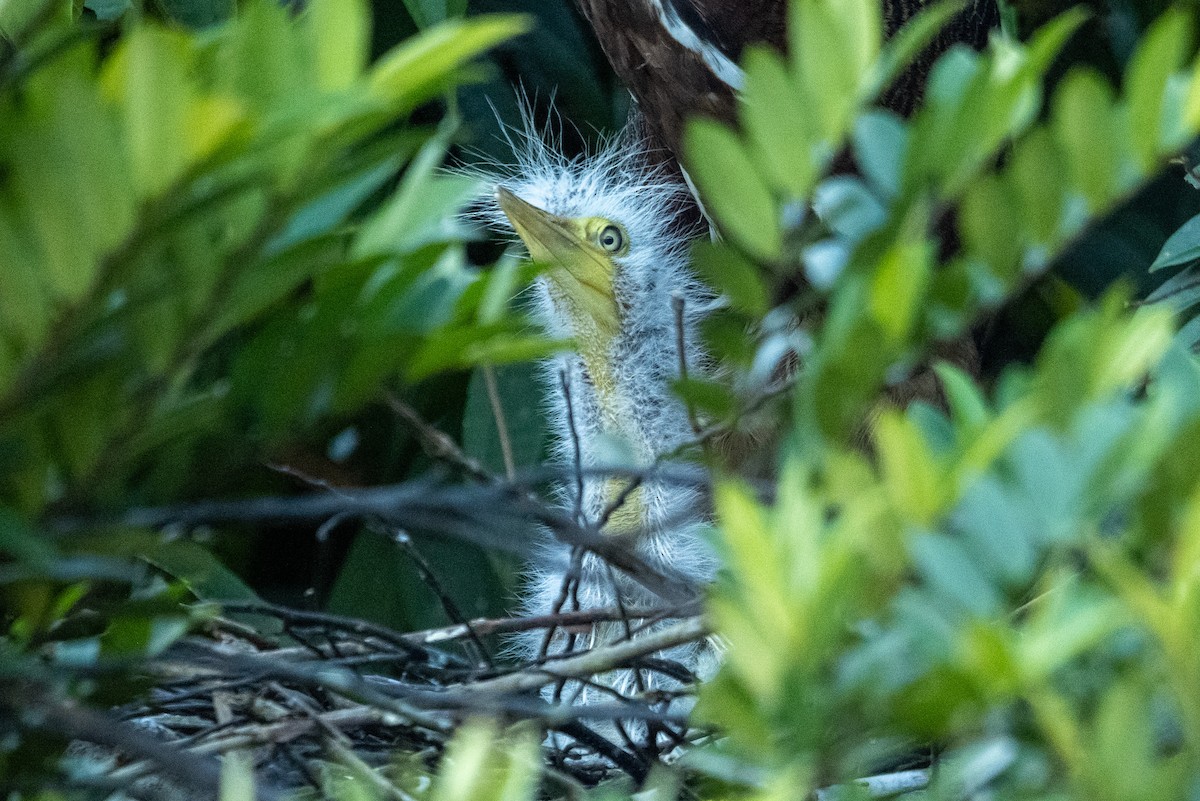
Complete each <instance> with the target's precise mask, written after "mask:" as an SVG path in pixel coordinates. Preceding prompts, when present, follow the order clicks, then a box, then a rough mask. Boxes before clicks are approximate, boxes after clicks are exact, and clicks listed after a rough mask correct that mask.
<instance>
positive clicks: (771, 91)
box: [739, 46, 829, 197]
mask: <svg viewBox="0 0 1200 801" xmlns="http://www.w3.org/2000/svg"><path fill="white" fill-rule="evenodd" d="M742 68H743V69H744V70H745V73H746V86H745V90H744V91H743V93H742V105H741V108H740V109H739V117H740V119H741V122H742V127H743V128H744V130H745V131H746V137H747V139H748V140H749V142H750V143H751V145H752V147H753V148H754V152H755V155H756V157H757V158H756V161H757V163H758V165H759V167H760V169H761V170H762V172H763V174H764V175H766V176H768V178H769V180H770V181H771V183H772V185H773V187H774V188H775V189H776V190H777V191H779V192H780V193H782V194H789V195H791V196H793V197H802V196H803V195H804V194H805V193H807V191H808V189H809V187H810V186H811V185H812V182H813V181H814V180H815V178H816V175H817V171H818V169H822V168H823V166H824V165H823V164H822V163H817V160H816V159H817V156H818V155H819V154H818V153H817V149H816V146H815V143H814V141H813V138H814V136H815V131H812V122H811V118H810V117H809V116H808V115H807V114H806V113H805V102H804V98H803V96H802V95H801V93H800V90H799V89H798V88H797V87H796V86H795V84H794V81H793V78H792V76H790V75H789V74H788V71H787V66H786V65H785V64H784V62H783V57H782V56H780V55H779V54H778V53H777V52H775V51H774V50H772V49H771V48H769V47H765V46H751V47H748V48H746V52H745V53H744V54H743V56H742ZM825 150H826V153H825V159H827V158H828V157H829V155H828V148H826V149H825ZM823 160H824V159H822V161H823Z"/></svg>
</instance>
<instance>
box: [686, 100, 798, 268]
mask: <svg viewBox="0 0 1200 801" xmlns="http://www.w3.org/2000/svg"><path fill="white" fill-rule="evenodd" d="M684 152H685V153H686V158H687V165H688V174H689V175H690V176H691V177H692V180H693V181H695V183H696V185H697V186H698V187H699V188H700V193H701V196H702V197H703V199H704V203H705V206H706V208H707V209H708V211H709V212H710V213H711V214H712V215H713V216H714V217H716V220H717V222H718V224H720V226H721V229H722V231H723V232H724V233H726V234H727V235H728V236H729V237H730V239H732V240H733V241H734V242H735V243H736V244H737V245H738V246H739V247H741V248H742V249H744V250H745V251H746V252H748V253H749V254H750V255H751V256H753V257H755V258H758V259H763V260H766V261H772V260H774V259H777V258H779V256H780V254H781V251H782V248H783V237H782V234H781V232H780V227H779V214H778V211H777V210H776V207H775V201H774V199H773V198H772V196H771V191H770V189H769V188H768V187H767V184H766V182H765V181H764V180H763V178H762V176H760V175H759V173H758V170H756V169H755V167H754V164H753V162H752V161H751V159H750V157H749V156H748V155H747V153H746V150H745V148H744V147H743V145H742V142H741V140H740V139H738V137H737V136H736V135H735V134H734V133H733V131H731V130H730V129H729V128H727V127H726V126H725V125H722V124H721V123H719V122H716V121H713V120H709V119H704V118H699V117H697V118H694V119H691V120H689V121H688V125H687V130H686V132H685V134H684Z"/></svg>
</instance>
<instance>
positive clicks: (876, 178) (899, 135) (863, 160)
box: [853, 110, 908, 199]
mask: <svg viewBox="0 0 1200 801" xmlns="http://www.w3.org/2000/svg"><path fill="white" fill-rule="evenodd" d="M853 141H854V157H855V161H856V162H857V164H858V166H859V167H860V168H861V169H862V171H863V176H864V177H865V178H866V179H867V180H868V181H869V182H870V183H871V185H872V187H874V189H875V190H876V191H877V192H879V193H880V194H881V195H883V196H884V197H886V198H888V199H891V198H894V197H895V196H896V195H897V194H899V192H900V181H901V178H902V177H903V171H902V169H901V168H902V166H903V164H904V161H905V158H906V153H907V149H908V128H907V126H906V125H905V124H904V121H903V120H901V119H900V118H899V117H897V116H896V115H895V114H892V113H891V112H887V111H881V110H876V111H869V112H867V113H866V114H863V115H861V116H860V117H859V118H858V120H857V122H855V125H854V134H853Z"/></svg>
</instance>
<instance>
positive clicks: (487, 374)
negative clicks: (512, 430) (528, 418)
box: [482, 364, 517, 481]
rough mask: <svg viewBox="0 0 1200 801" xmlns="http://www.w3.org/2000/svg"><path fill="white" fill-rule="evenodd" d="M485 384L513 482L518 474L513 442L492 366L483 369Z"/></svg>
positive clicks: (507, 473) (505, 460)
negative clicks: (509, 434) (509, 435)
mask: <svg viewBox="0 0 1200 801" xmlns="http://www.w3.org/2000/svg"><path fill="white" fill-rule="evenodd" d="M482 372H483V383H484V386H486V387H487V395H488V402H489V403H490V404H491V406H492V418H493V419H494V420H495V421H496V436H497V437H498V438H499V439H500V456H501V458H503V459H504V475H505V476H507V477H508V480H509V481H512V478H513V476H514V475H515V474H516V472H517V466H516V464H515V463H514V462H513V449H512V441H511V440H509V438H508V418H506V417H505V415H504V404H502V403H501V402H500V389H499V388H498V387H497V386H496V370H495V368H493V367H492V366H491V365H490V364H485V365H484V366H483V368H482Z"/></svg>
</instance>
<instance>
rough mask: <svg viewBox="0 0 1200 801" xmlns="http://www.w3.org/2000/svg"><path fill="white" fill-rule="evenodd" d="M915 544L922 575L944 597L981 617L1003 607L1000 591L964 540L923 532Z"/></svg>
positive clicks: (918, 568)
mask: <svg viewBox="0 0 1200 801" xmlns="http://www.w3.org/2000/svg"><path fill="white" fill-rule="evenodd" d="M911 548H912V558H913V564H914V565H915V566H916V568H917V571H918V572H919V573H920V575H921V578H923V579H924V580H925V581H926V582H927V583H928V584H929V585H930V587H931V588H932V589H933V590H934V591H935V592H937V593H938V594H939V595H941V596H942V597H943V598H945V599H946V600H949V601H951V602H953V603H954V604H956V605H957V606H960V607H962V608H963V609H965V610H967V611H968V612H970V613H971V614H973V615H975V616H977V617H991V616H993V615H995V614H997V613H998V612H999V611H1000V609H1001V608H1002V600H1003V599H1002V597H1001V595H1000V593H999V592H998V591H997V590H996V588H995V586H994V585H993V584H992V583H991V582H990V581H989V580H988V578H987V577H986V576H985V575H984V574H983V573H982V572H981V571H980V569H979V563H978V562H977V561H976V560H975V559H973V558H972V556H971V554H970V553H969V552H968V551H967V550H966V549H965V548H963V546H962V544H961V543H960V542H958V541H957V540H955V539H953V538H951V537H947V536H944V535H941V534H922V535H920V536H918V537H916V538H915V539H913V541H912V543H911Z"/></svg>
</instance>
